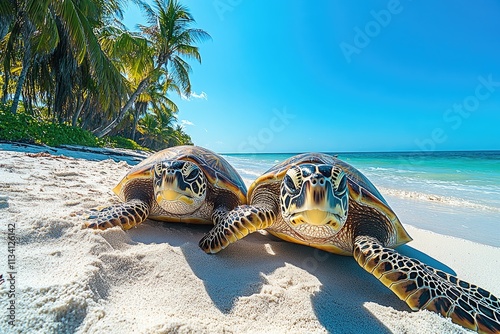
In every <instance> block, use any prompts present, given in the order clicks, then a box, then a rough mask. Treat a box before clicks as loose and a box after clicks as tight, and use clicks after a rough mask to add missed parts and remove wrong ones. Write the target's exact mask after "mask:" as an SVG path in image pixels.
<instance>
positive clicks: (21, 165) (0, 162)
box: [0, 144, 500, 333]
mask: <svg viewBox="0 0 500 334" xmlns="http://www.w3.org/2000/svg"><path fill="white" fill-rule="evenodd" d="M37 151H38V153H37ZM30 152H31V153H30ZM40 152H49V153H51V154H55V155H51V154H48V153H40ZM92 158H93V156H92V154H91V153H85V154H81V153H80V152H78V151H72V150H57V151H51V150H50V149H48V148H43V147H42V148H38V149H33V148H23V147H19V146H12V145H10V144H0V274H2V275H3V277H4V279H5V278H8V276H7V274H8V272H15V275H14V276H15V279H14V280H10V281H8V280H7V281H6V282H4V283H3V284H1V286H0V332H1V333H74V332H76V333H256V332H259V333H327V332H330V333H469V332H470V331H468V330H465V329H463V328H462V327H460V326H457V325H455V324H453V323H452V322H451V321H450V320H449V319H444V318H442V317H440V316H438V315H437V314H434V313H431V312H428V311H420V312H412V311H411V310H410V309H409V308H408V307H407V306H406V304H405V303H404V302H402V301H400V300H399V299H398V297H397V296H396V295H394V294H393V293H392V292H391V291H390V290H389V289H387V288H385V287H384V286H383V285H382V284H381V283H380V282H378V281H377V279H375V278H374V277H373V276H372V275H370V274H368V273H367V272H365V271H364V270H363V269H362V268H360V267H359V266H358V264H357V263H356V262H355V261H354V260H353V259H352V258H350V257H342V256H337V255H333V254H328V253H325V252H321V251H318V250H315V249H312V248H308V247H304V246H299V245H295V244H291V243H286V242H283V241H280V240H278V239H275V238H272V237H270V236H268V235H266V234H265V233H254V234H253V235H250V236H248V237H247V238H245V239H244V240H241V241H239V242H238V243H236V244H234V245H231V246H230V247H228V248H227V249H225V250H224V251H222V252H221V253H219V254H217V255H207V254H205V253H204V252H203V251H201V250H200V249H199V248H198V241H199V240H200V239H201V237H202V236H203V234H204V233H205V232H207V231H208V230H209V228H210V227H209V226H193V225H183V224H167V223H159V222H154V221H149V220H148V221H147V222H146V223H144V224H142V225H141V226H139V227H138V228H135V229H133V230H131V231H127V232H124V231H122V230H121V229H119V228H113V229H110V230H107V231H104V232H103V231H94V230H87V229H83V228H82V220H81V217H79V216H78V215H75V213H77V212H81V211H85V210H87V209H90V208H93V207H96V206H102V205H108V204H111V203H117V202H118V198H117V197H116V196H115V195H114V194H113V193H112V191H111V189H112V188H113V186H114V185H115V184H116V183H117V182H118V181H119V180H120V179H121V177H123V175H124V174H125V173H126V172H127V171H128V169H129V168H130V166H129V165H128V164H127V163H126V162H123V161H122V162H115V161H113V160H111V159H107V160H102V161H96V160H90V159H92ZM101 159H102V157H101ZM409 203H410V202H409ZM418 215H419V216H422V217H425V212H419V213H418ZM403 223H404V221H403ZM13 224H15V228H14V226H13ZM9 227H11V229H10V231H9ZM405 227H406V228H407V230H408V232H409V233H410V235H411V236H412V237H413V239H414V241H412V242H411V243H409V244H408V245H405V246H402V247H400V248H399V249H398V250H399V251H400V252H401V253H403V254H405V255H409V256H412V257H415V258H417V259H419V260H421V261H423V262H425V263H427V264H429V265H431V266H434V267H437V268H439V269H441V270H444V271H447V272H449V273H452V274H455V275H457V276H458V277H460V278H461V279H464V280H466V281H468V282H470V283H474V284H477V285H479V286H481V287H482V288H484V289H486V290H489V291H490V292H492V293H493V294H495V295H496V296H500V272H499V268H500V248H498V247H492V246H487V245H483V244H479V243H473V242H471V241H467V240H463V239H458V238H453V237H449V236H444V235H440V234H436V233H432V232H429V231H425V230H420V229H417V228H415V227H412V226H410V225H405ZM11 235H14V236H15V240H16V243H15V247H14V248H13V247H11V248H10V249H9V244H8V240H9V236H11ZM11 246H12V245H11ZM9 254H10V255H15V260H14V261H13V262H12V261H11V262H10V263H9V262H8V255H9ZM9 264H10V265H12V266H13V267H11V268H9ZM12 285H13V286H15V296H12V294H10V293H9V291H10V287H11V286H12ZM12 301H14V303H15V304H14V305H15V325H14V326H11V325H10V324H9V314H10V311H9V310H8V308H9V307H10V305H12V304H11V303H12Z"/></svg>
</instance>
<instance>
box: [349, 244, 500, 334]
mask: <svg viewBox="0 0 500 334" xmlns="http://www.w3.org/2000/svg"><path fill="white" fill-rule="evenodd" d="M354 258H355V259H356V261H357V262H358V264H359V265H360V266H361V267H363V268H364V269H365V270H366V271H368V272H370V273H371V274H373V275H374V276H375V277H377V278H378V279H379V280H380V281H381V282H382V283H383V284H384V285H385V286H387V287H388V288H389V289H391V290H392V292H394V293H395V294H396V295H397V296H398V297H399V298H400V299H401V300H404V301H405V302H406V303H407V304H408V306H410V308H411V309H412V310H415V311H416V310H419V309H427V310H430V311H434V312H437V313H439V314H441V315H442V316H444V317H449V318H451V320H452V321H453V322H455V323H457V324H459V325H461V326H463V327H466V328H470V329H472V330H475V331H477V332H479V333H500V301H499V299H498V298H497V297H495V296H494V295H493V294H491V293H489V292H488V291H486V290H484V289H482V288H480V287H478V286H476V285H473V284H469V283H467V282H465V281H462V280H459V279H458V278H456V277H455V276H453V275H450V274H447V273H445V272H443V271H440V270H437V269H434V268H432V267H430V266H427V265H425V264H423V263H422V262H420V261H418V260H415V259H412V258H409V257H407V256H404V255H401V254H399V253H397V252H396V251H395V250H393V249H390V248H385V247H383V246H382V244H381V243H380V242H379V241H378V240H377V239H375V238H372V237H367V236H358V237H356V239H355V242H354Z"/></svg>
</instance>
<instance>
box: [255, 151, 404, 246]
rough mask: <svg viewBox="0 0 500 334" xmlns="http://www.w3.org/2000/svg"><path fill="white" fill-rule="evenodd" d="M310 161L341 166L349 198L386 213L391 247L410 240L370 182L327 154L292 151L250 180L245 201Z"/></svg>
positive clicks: (354, 169)
mask: <svg viewBox="0 0 500 334" xmlns="http://www.w3.org/2000/svg"><path fill="white" fill-rule="evenodd" d="M309 163H312V164H328V165H334V166H338V167H340V168H342V170H343V171H344V173H345V174H346V176H347V180H348V187H349V194H350V200H354V201H355V202H357V203H359V204H361V205H364V206H368V207H371V208H374V209H376V210H378V211H379V212H380V213H382V214H383V215H384V216H385V217H387V219H388V221H389V222H390V223H392V225H393V226H394V230H395V234H396V235H395V236H393V238H392V239H393V242H392V244H393V245H394V247H396V246H399V245H402V244H404V243H406V242H408V241H411V240H412V239H411V238H410V236H409V235H408V233H407V232H406V231H405V229H404V228H403V226H402V224H401V222H400V220H399V218H398V217H397V216H396V213H394V211H393V210H392V209H391V207H390V206H389V204H388V203H387V201H386V200H385V199H384V197H383V196H382V195H381V194H380V192H379V191H378V190H377V188H376V187H375V186H374V185H373V183H372V182H371V181H370V180H368V178H367V177H366V176H364V175H363V174H362V173H361V172H360V171H359V170H357V169H356V168H354V167H353V166H351V165H350V164H348V163H346V162H344V161H342V160H340V159H337V158H336V157H334V156H332V155H328V154H323V153H303V154H299V155H295V156H293V157H291V158H289V159H287V160H285V161H283V162H281V163H279V164H277V165H275V166H273V167H271V168H270V169H269V170H268V171H267V172H265V173H264V174H263V175H261V176H260V177H259V178H258V179H257V180H255V181H254V182H253V183H252V185H251V186H250V188H249V189H248V201H249V202H251V199H252V196H253V194H254V192H255V191H258V189H259V188H260V187H265V186H266V185H268V184H274V183H278V182H281V180H282V179H283V178H284V177H285V174H286V172H287V171H288V169H289V168H290V167H292V166H296V165H301V164H309Z"/></svg>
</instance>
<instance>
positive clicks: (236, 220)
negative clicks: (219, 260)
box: [199, 205, 276, 254]
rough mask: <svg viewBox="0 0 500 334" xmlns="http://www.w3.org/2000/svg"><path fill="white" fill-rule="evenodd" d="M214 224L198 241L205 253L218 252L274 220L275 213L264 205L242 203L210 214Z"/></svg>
mask: <svg viewBox="0 0 500 334" xmlns="http://www.w3.org/2000/svg"><path fill="white" fill-rule="evenodd" d="M212 221H213V222H214V224H215V226H214V228H213V229H212V230H210V232H208V233H207V234H206V235H205V236H204V237H203V238H202V239H201V240H200V243H199V246H200V248H201V249H203V250H204V251H205V252H206V253H212V254H213V253H218V252H219V251H221V250H222V249H224V248H226V247H227V246H228V245H229V244H231V243H233V242H236V241H238V240H239V239H242V238H244V237H245V236H247V235H248V234H250V233H253V232H255V231H257V230H262V229H265V228H268V227H269V226H271V225H272V224H273V223H274V222H275V221H276V213H275V212H274V211H273V210H272V209H270V208H267V207H265V206H258V205H242V206H238V207H236V208H234V209H233V210H231V211H227V210H226V209H224V208H220V209H217V210H215V211H214V213H213V214H212Z"/></svg>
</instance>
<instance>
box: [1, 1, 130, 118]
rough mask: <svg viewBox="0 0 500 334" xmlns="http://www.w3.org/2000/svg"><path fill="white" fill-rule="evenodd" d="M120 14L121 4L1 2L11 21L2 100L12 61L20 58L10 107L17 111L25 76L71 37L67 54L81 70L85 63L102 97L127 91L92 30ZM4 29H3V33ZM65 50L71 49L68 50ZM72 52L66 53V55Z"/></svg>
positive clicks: (2, 15)
mask: <svg viewBox="0 0 500 334" xmlns="http://www.w3.org/2000/svg"><path fill="white" fill-rule="evenodd" d="M116 13H118V14H119V13H120V0H111V1H105V0H79V1H76V0H36V1H34V0H7V1H5V0H2V1H0V18H2V21H4V20H3V18H8V20H5V22H10V26H9V32H8V33H7V35H6V36H5V38H6V39H7V42H6V43H5V45H6V47H5V49H4V50H3V52H2V58H3V59H2V60H3V62H4V76H5V78H4V89H3V97H2V98H3V99H6V94H7V88H6V87H8V81H9V73H10V70H11V60H12V59H14V57H15V55H16V53H21V54H22V70H21V73H20V75H19V77H18V79H17V86H16V89H15V93H14V97H13V103H12V109H11V111H12V112H13V113H15V112H16V111H17V106H18V102H19V99H20V95H21V91H22V88H23V86H24V84H25V80H26V76H27V75H28V72H29V70H30V67H31V66H32V65H33V63H34V62H35V60H36V59H37V57H40V55H46V54H52V53H53V52H54V50H55V49H56V47H57V46H58V45H59V44H60V42H61V40H63V39H67V41H68V48H69V50H70V52H69V55H70V56H71V57H74V59H75V62H76V65H78V66H80V65H82V63H83V62H84V61H85V60H87V61H88V65H89V68H90V70H91V71H92V73H93V75H94V79H95V80H96V81H97V83H98V85H99V88H100V89H101V91H102V92H104V94H103V95H102V96H112V92H116V91H117V90H118V91H120V90H123V88H124V82H123V80H122V78H121V76H120V73H119V72H118V71H117V69H116V68H115V66H114V65H113V64H112V63H111V61H110V60H109V59H108V58H107V56H106V55H105V54H104V52H103V51H102V49H101V47H100V45H99V43H98V40H97V37H96V36H95V34H94V29H96V28H98V27H99V25H102V24H103V20H105V19H107V18H109V17H110V16H111V15H112V14H116ZM3 30H4V28H3V26H0V31H3ZM66 51H67V50H66ZM66 53H67V54H68V52H66Z"/></svg>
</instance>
